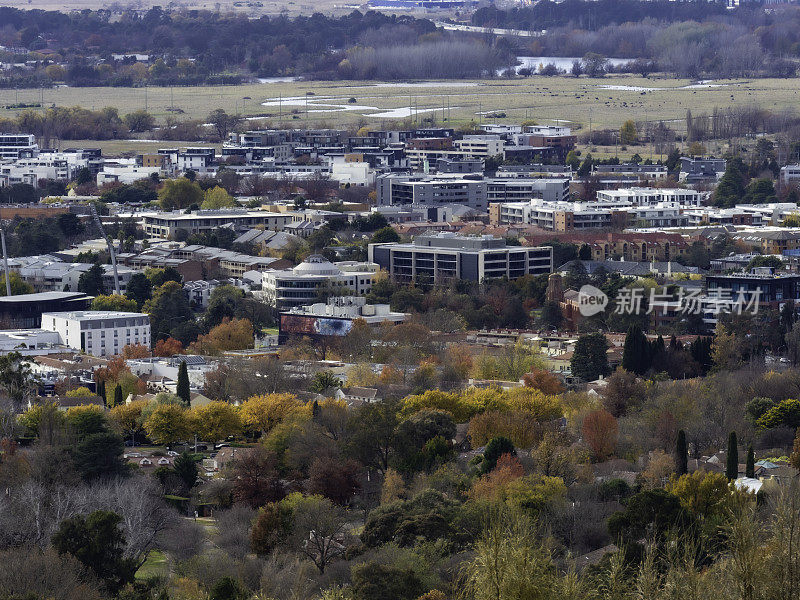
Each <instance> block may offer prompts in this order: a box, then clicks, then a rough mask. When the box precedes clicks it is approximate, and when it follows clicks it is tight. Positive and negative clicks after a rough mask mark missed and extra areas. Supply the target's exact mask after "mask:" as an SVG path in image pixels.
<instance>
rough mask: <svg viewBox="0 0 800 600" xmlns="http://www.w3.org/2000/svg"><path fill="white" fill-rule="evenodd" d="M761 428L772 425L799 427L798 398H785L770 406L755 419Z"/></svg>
mask: <svg viewBox="0 0 800 600" xmlns="http://www.w3.org/2000/svg"><path fill="white" fill-rule="evenodd" d="M756 425H758V427H760V428H762V429H772V428H774V427H781V426H783V427H800V400H795V399H794V398H787V399H786V400H781V401H780V402H778V403H777V404H775V405H773V406H771V407H770V408H769V409H767V411H766V412H765V413H764V414H763V415H761V416H760V417H759V418H758V420H757V421H756Z"/></svg>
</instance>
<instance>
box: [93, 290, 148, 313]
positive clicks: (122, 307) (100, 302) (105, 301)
mask: <svg viewBox="0 0 800 600" xmlns="http://www.w3.org/2000/svg"><path fill="white" fill-rule="evenodd" d="M87 293H88V292H87ZM92 310H110V311H121V312H136V311H137V310H139V307H138V306H137V304H136V302H135V301H134V300H131V299H130V298H127V297H125V296H121V295H119V294H110V295H108V296H104V295H98V296H95V298H94V300H92Z"/></svg>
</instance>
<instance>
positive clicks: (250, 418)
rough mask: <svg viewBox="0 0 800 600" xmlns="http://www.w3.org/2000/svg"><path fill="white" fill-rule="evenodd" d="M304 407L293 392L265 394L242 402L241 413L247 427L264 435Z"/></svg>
mask: <svg viewBox="0 0 800 600" xmlns="http://www.w3.org/2000/svg"><path fill="white" fill-rule="evenodd" d="M302 409H303V403H302V402H301V401H300V400H298V399H297V396H294V395H293V394H265V395H262V396H251V397H250V398H248V399H247V400H246V401H245V402H243V403H242V406H241V409H240V414H241V416H242V421H243V422H244V424H245V425H246V426H247V427H249V428H250V429H251V430H254V431H258V432H260V433H261V435H264V434H266V433H268V432H269V431H271V430H272V428H273V427H275V425H277V424H278V423H280V422H282V421H283V420H284V419H285V418H286V417H288V416H290V415H293V414H297V413H299V412H300V411H301V410H302Z"/></svg>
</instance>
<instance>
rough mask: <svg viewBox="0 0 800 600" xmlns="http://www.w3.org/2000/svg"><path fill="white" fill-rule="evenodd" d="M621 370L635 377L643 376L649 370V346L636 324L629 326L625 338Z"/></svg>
mask: <svg viewBox="0 0 800 600" xmlns="http://www.w3.org/2000/svg"><path fill="white" fill-rule="evenodd" d="M622 368H623V369H625V370H626V371H630V372H631V373H636V374H637V375H644V374H645V373H646V372H647V370H648V369H649V368H650V344H649V342H648V341H647V337H646V336H645V335H644V333H642V329H641V327H639V325H637V324H634V325H631V326H630V327H629V328H628V333H627V335H626V336H625V345H624V347H623V350H622Z"/></svg>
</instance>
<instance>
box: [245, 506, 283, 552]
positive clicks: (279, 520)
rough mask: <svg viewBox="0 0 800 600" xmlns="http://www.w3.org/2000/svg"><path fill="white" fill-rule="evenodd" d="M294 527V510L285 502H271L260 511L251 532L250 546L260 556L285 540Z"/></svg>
mask: <svg viewBox="0 0 800 600" xmlns="http://www.w3.org/2000/svg"><path fill="white" fill-rule="evenodd" d="M291 528H292V510H291V509H290V508H289V507H288V506H287V505H286V503H284V502H270V503H269V504H267V505H265V506H263V507H262V508H261V509H260V510H259V511H258V517H257V518H256V522H255V523H254V524H253V529H252V530H251V532H250V547H251V548H252V550H253V552H255V553H256V554H258V555H260V556H266V555H267V554H270V553H271V552H272V551H273V550H274V549H275V548H276V547H277V546H278V545H279V544H282V543H284V542H285V540H286V538H287V537H288V535H289V533H290V532H291Z"/></svg>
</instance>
